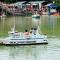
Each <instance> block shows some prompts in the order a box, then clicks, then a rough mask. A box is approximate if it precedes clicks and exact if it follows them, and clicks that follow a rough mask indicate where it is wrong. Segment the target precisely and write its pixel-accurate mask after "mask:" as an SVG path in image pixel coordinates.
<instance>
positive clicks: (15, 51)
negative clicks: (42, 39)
mask: <svg viewBox="0 0 60 60" xmlns="http://www.w3.org/2000/svg"><path fill="white" fill-rule="evenodd" d="M2 47H3V48H1V47H0V48H1V49H0V57H1V56H2V57H1V60H4V58H5V59H6V60H20V59H21V60H38V58H40V56H41V55H42V54H44V53H45V51H47V46H46V45H41V46H39V45H35V46H34V45H31V46H12V47H7V46H5V47H4V46H2ZM2 49H3V50H2ZM1 52H2V53H1Z"/></svg>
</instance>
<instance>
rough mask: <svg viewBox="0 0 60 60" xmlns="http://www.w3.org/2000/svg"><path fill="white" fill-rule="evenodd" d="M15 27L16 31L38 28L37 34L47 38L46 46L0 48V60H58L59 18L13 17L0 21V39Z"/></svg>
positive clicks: (59, 51) (59, 44) (59, 41)
mask: <svg viewBox="0 0 60 60" xmlns="http://www.w3.org/2000/svg"><path fill="white" fill-rule="evenodd" d="M14 25H15V28H16V30H18V31H21V32H24V31H25V29H28V30H29V29H30V28H32V27H38V26H39V28H40V29H39V32H40V33H42V34H46V35H47V36H48V44H47V45H28V46H27V45H26V46H1V45H0V60H60V17H59V16H48V15H45V16H41V17H40V19H32V18H31V17H22V16H14V17H12V16H11V17H7V18H3V19H0V37H6V36H8V31H10V30H11V27H13V26H14Z"/></svg>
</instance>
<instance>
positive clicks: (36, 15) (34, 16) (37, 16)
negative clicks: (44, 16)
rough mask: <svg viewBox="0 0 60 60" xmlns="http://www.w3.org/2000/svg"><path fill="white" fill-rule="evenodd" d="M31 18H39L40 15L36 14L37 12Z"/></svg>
mask: <svg viewBox="0 0 60 60" xmlns="http://www.w3.org/2000/svg"><path fill="white" fill-rule="evenodd" d="M32 18H40V15H39V14H38V13H37V11H36V13H35V14H33V15H32Z"/></svg>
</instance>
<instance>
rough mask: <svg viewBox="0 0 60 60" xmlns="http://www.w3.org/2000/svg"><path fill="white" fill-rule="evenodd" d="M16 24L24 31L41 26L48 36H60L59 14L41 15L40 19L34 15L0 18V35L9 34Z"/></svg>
mask: <svg viewBox="0 0 60 60" xmlns="http://www.w3.org/2000/svg"><path fill="white" fill-rule="evenodd" d="M14 25H15V28H16V30H18V31H20V32H24V30H25V29H28V30H30V28H32V27H37V26H39V28H40V32H41V33H43V34H47V36H60V27H59V26H60V18H59V16H47V15H46V16H41V17H40V19H32V17H22V16H14V17H12V16H11V17H8V18H6V19H1V20H0V36H1V37H4V36H8V31H10V30H11V28H12V27H13V26H14Z"/></svg>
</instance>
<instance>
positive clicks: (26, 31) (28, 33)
mask: <svg viewBox="0 0 60 60" xmlns="http://www.w3.org/2000/svg"><path fill="white" fill-rule="evenodd" d="M24 35H25V37H26V38H30V32H28V30H27V29H26V30H25V32H24Z"/></svg>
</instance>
